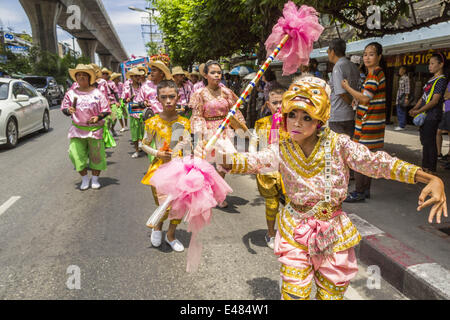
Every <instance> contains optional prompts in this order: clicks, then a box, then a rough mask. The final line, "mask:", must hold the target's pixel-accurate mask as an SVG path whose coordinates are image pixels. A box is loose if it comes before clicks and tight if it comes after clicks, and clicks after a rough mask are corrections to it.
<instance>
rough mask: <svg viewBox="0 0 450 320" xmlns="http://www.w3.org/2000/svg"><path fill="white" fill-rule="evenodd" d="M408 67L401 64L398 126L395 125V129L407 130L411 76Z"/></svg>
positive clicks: (397, 102) (398, 93)
mask: <svg viewBox="0 0 450 320" xmlns="http://www.w3.org/2000/svg"><path fill="white" fill-rule="evenodd" d="M406 72H407V70H406V67H405V66H401V67H400V70H399V71H398V74H399V76H400V80H399V82H398V91H397V99H396V104H397V119H398V126H397V127H395V129H394V130H395V131H401V130H405V126H406V112H407V111H408V110H406V108H407V107H408V105H409V93H410V91H409V77H408V74H407V73H406Z"/></svg>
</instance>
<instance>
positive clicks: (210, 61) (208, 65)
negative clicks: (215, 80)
mask: <svg viewBox="0 0 450 320" xmlns="http://www.w3.org/2000/svg"><path fill="white" fill-rule="evenodd" d="M212 65H216V66H219V68H220V71H222V66H221V65H220V63H219V62H217V61H216V60H208V61H207V62H206V63H205V68H204V69H203V73H204V74H205V77H204V78H203V83H204V84H205V86H207V85H208V79H206V75H207V74H208V72H209V67H210V66H212Z"/></svg>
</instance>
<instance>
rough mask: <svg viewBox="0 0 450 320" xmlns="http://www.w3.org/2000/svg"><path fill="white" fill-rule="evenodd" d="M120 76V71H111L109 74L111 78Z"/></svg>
mask: <svg viewBox="0 0 450 320" xmlns="http://www.w3.org/2000/svg"><path fill="white" fill-rule="evenodd" d="M120 76H121V74H120V73H117V72H113V73H112V74H111V80H114V79H116V78H118V77H120Z"/></svg>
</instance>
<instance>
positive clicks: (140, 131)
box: [130, 116, 145, 142]
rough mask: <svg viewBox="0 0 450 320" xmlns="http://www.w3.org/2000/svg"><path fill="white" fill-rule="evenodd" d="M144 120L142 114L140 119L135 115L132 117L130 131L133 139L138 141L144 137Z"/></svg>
mask: <svg viewBox="0 0 450 320" xmlns="http://www.w3.org/2000/svg"><path fill="white" fill-rule="evenodd" d="M144 129H145V125H144V120H143V119H142V116H141V117H140V118H139V119H136V118H135V117H130V133H131V141H133V142H136V141H139V140H142V139H143V138H144Z"/></svg>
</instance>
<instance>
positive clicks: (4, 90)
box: [0, 82, 9, 100]
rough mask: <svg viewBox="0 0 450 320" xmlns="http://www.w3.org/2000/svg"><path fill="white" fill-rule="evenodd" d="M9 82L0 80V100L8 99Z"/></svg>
mask: <svg viewBox="0 0 450 320" xmlns="http://www.w3.org/2000/svg"><path fill="white" fill-rule="evenodd" d="M8 89H9V84H8V83H6V82H0V100H6V99H8Z"/></svg>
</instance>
